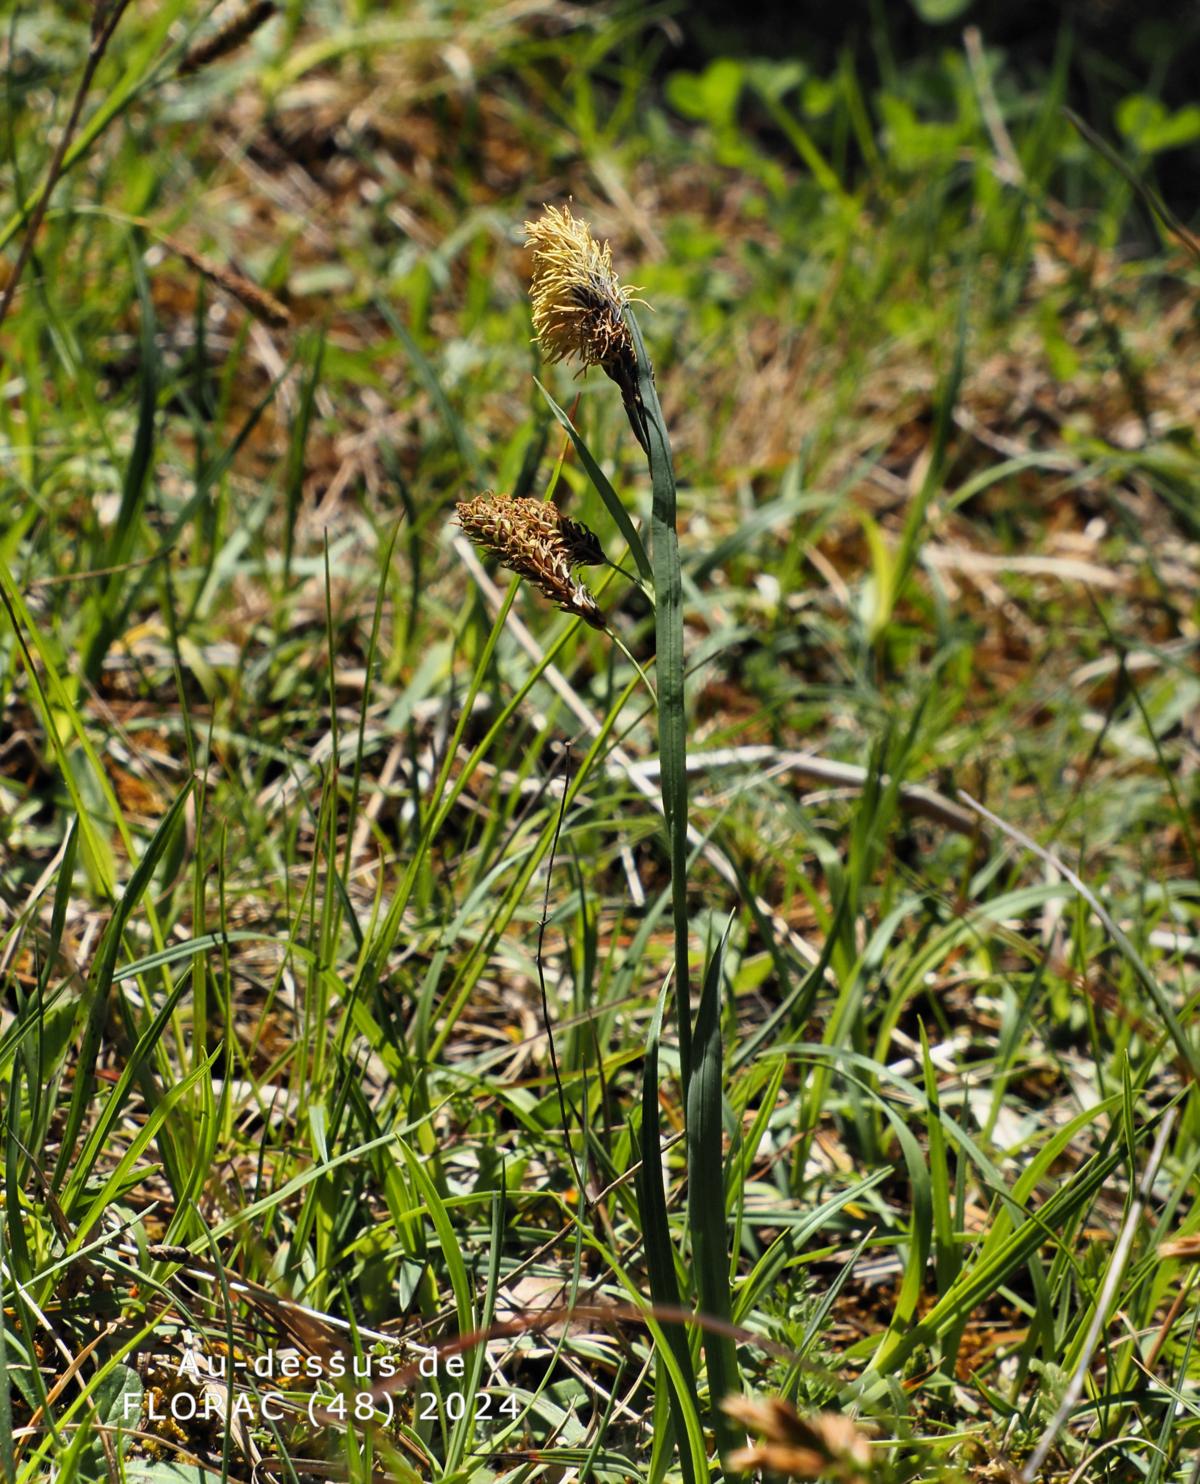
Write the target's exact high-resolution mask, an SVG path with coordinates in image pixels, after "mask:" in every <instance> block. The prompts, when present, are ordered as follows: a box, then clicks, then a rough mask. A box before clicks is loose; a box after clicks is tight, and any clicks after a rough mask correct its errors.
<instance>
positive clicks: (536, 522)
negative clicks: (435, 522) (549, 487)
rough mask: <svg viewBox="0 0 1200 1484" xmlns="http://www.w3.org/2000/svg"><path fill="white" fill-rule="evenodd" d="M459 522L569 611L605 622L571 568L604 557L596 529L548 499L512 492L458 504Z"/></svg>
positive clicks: (489, 550) (590, 620) (477, 542)
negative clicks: (513, 495) (524, 497)
mask: <svg viewBox="0 0 1200 1484" xmlns="http://www.w3.org/2000/svg"><path fill="white" fill-rule="evenodd" d="M455 509H456V511H457V513H458V523H459V525H460V526H461V527H462V530H463V532H464V533H465V535H467V536H468V537H469V538H470V540H471V541H473V542H474V543H475V545H476V546H479V547H481V548H482V549H483V550H484V551H486V552H487V553H488V554H489V555H491V556H494V557H496V558H497V559H498V560H499V561H500V562H501V563H503V565H504V566H506V567H507V568H508V569H509V570H510V571H511V572H516V573H517V575H518V576H520V577H524V578H526V579H527V580H528V581H530V582H532V583H533V585H534V586H535V587H536V588H537V589H538V590H539V591H540V592H542V593H544V594H545V595H546V597H548V598H549V599H550V601H551V602H553V603H557V604H558V606H559V607H560V608H561V609H563V611H564V612H566V613H573V614H575V615H576V617H578V618H582V619H583V620H584V622H585V623H589V624H591V626H592V627H593V628H594V629H603V628H605V627H606V625H605V621H604V614H603V613H602V612H601V611H600V607H599V605H598V604H597V602H596V600H595V598H593V597H592V595H591V593H590V592H589V591H588V590H587V588H586V587H584V585H583V583H581V582H576V581H575V579H574V578H573V577H572V575H571V568H572V567H575V566H582V565H585V564H596V563H599V562H603V561H604V560H605V557H604V553H603V551H602V550H601V549H600V542H599V541H598V539H597V538H596V535H595V533H594V532H592V531H590V530H589V529H588V528H587V526H585V525H581V524H580V523H579V522H578V521H573V520H568V518H567V517H566V516H565V515H563V513H562V512H561V511H560V510H559V509H558V508H557V507H556V506H554V505H551V504H549V503H547V502H546V501H543V500H532V499H515V500H514V499H513V498H512V497H511V496H509V495H494V494H486V495H477V496H476V497H475V499H473V500H460V501H459V502H458V504H457V506H456V507H455Z"/></svg>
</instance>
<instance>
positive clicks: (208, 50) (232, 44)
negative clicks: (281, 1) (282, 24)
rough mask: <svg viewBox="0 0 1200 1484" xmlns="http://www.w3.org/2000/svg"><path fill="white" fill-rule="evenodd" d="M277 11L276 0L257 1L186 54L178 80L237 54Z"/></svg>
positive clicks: (232, 17) (180, 65)
mask: <svg viewBox="0 0 1200 1484" xmlns="http://www.w3.org/2000/svg"><path fill="white" fill-rule="evenodd" d="M278 8H279V7H278V6H277V5H276V3H275V0H255V3H254V4H251V5H244V6H242V7H241V9H239V10H236V11H235V12H234V13H233V14H232V15H231V16H230V17H229V18H228V20H226V21H225V23H224V25H222V26H221V28H220V30H218V31H216V32H214V33H213V35H211V36H209V37H206V38H205V40H204V41H200V42H197V44H196V45H195V46H193V47H191V48H190V49H189V50H188V51H187V52H186V53H185V55H184V58H183V61H182V62H180V64H179V66H178V68H177V69H176V76H177V77H187V76H189V75H190V74H191V73H193V72H199V71H200V69H201V68H202V67H208V66H211V65H212V63H213V62H216V61H219V60H220V59H221V58H222V57H226V56H228V55H229V53H230V52H232V51H236V50H237V49H238V47H239V46H241V44H242V43H243V42H244V41H248V40H249V38H250V37H251V36H253V35H254V33H255V31H257V30H258V28H259V27H260V26H261V25H263V24H264V23H265V22H266V21H269V20H270V19H271V17H272V16H273V15H274V14H275V12H276V10H278Z"/></svg>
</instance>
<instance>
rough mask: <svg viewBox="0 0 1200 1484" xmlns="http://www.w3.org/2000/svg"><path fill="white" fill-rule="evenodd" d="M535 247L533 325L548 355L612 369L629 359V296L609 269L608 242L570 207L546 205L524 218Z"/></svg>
mask: <svg viewBox="0 0 1200 1484" xmlns="http://www.w3.org/2000/svg"><path fill="white" fill-rule="evenodd" d="M525 245H526V246H527V247H531V248H532V249H533V282H532V284H531V285H530V290H529V293H530V298H531V299H532V301H533V328H534V330H535V331H536V332H537V338H538V341H539V343H540V345H541V347H542V353H543V354H544V355H545V357H546V359H547V360H548V361H564V360H569V359H574V360H578V361H580V362H581V363H582V364H583V365H584V366H602V367H604V369H605V370H606V371H607V372H608V373H609V374H610V375H612V374H613V372H614V370H616V369H617V368H619V367H623V366H628V365H630V364H632V363H633V343H632V341H631V339H630V336H629V327H628V326H627V325H626V323H625V320H624V317H623V315H622V312H621V311H622V310H623V309H624V307H625V305H626V304H628V303H629V301H630V299H631V298H632V297H633V291H632V290H631V289H628V288H625V287H624V286H623V285H622V284H621V282H620V280H619V279H618V278H617V275H616V274H615V273H614V272H613V265H612V248H611V247H609V245H608V243H607V242H604V243H599V242H597V241H596V239H595V238H594V237H593V236H592V232H591V228H590V227H589V226H588V224H587V222H584V221H578V220H576V218H575V217H573V216H572V215H571V211H570V208H569V207H567V206H563V207H561V208H555V207H553V206H547V207H545V208H544V214H543V215H542V216H540V217H539V218H538V220H537V221H536V222H526V223H525Z"/></svg>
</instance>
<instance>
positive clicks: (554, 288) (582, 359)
mask: <svg viewBox="0 0 1200 1484" xmlns="http://www.w3.org/2000/svg"><path fill="white" fill-rule="evenodd" d="M526 245H527V246H528V247H529V248H530V249H531V250H532V256H533V279H532V285H531V290H530V296H531V300H532V308H533V327H534V330H535V333H536V338H537V341H538V344H539V346H540V348H541V351H542V355H543V357H544V359H545V360H546V361H547V362H551V363H554V362H560V361H563V362H572V363H575V364H577V365H578V366H579V367H580V369H581V371H586V370H587V368H588V367H591V366H598V367H599V368H600V369H601V370H602V371H603V372H604V373H605V375H607V376H608V377H609V378H610V380H612V381H613V382H614V383H615V384H616V386H617V387H618V389H619V390H620V393H621V400H622V403H623V405H624V408H625V412H626V415H627V417H628V420H629V425H630V429H631V431H632V432H633V435H634V437H635V438H636V439H637V442H638V444H639V445H640V447H641V449H642V451H643V453H644V454H645V457H646V461H647V464H648V468H649V474H650V485H651V504H650V519H649V531H650V549H649V552H648V553H647V551H646V550H645V547H644V546H643V544H642V542H641V538H640V535H639V534H638V532H637V530H636V528H635V526H634V524H633V521H632V520H631V518H630V516H629V512H628V511H627V510H626V509H625V508H624V506H623V505H622V504H621V502H620V500H619V498H618V496H617V495H616V494H615V492H614V491H613V489H612V486H611V485H610V484H609V482H608V481H607V480H606V479H605V478H604V476H603V475H602V474H601V472H600V469H599V466H598V464H597V463H596V460H595V459H594V458H593V457H592V455H591V453H590V451H589V450H588V448H587V446H586V444H585V443H584V441H583V439H582V438H581V437H580V436H579V434H578V431H577V430H576V429H575V428H574V426H573V425H572V424H571V423H570V420H569V419H568V418H567V416H566V414H565V413H563V412H562V410H561V409H560V408H558V407H557V405H556V404H555V403H554V402H553V399H550V398H549V396H548V394H547V396H548V400H550V402H551V406H552V408H553V410H554V412H555V415H556V416H557V417H558V418H559V421H560V422H562V423H563V425H564V427H565V428H566V429H567V432H568V434H569V436H570V437H571V441H572V442H573V444H574V446H575V448H576V450H577V452H578V454H579V456H580V462H581V464H582V465H583V467H584V469H585V470H586V471H587V473H588V475H589V477H590V478H591V480H592V482H593V484H594V485H595V487H596V489H597V492H598V493H599V495H600V496H601V499H602V500H603V501H604V503H605V505H606V507H607V508H608V510H609V512H610V513H611V514H612V516H613V519H614V521H615V523H616V524H617V526H618V529H619V530H620V532H621V534H622V535H623V536H624V537H625V539H626V541H627V543H628V545H629V547H630V551H631V555H632V556H633V559H634V561H635V562H636V564H637V566H638V569H639V573H640V574H641V578H642V581H643V585H644V586H645V587H646V589H647V591H648V593H649V594H650V595H651V597H652V599H653V603H654V614H655V670H656V682H657V683H656V689H655V692H654V694H655V703H656V709H657V721H658V744H659V754H660V759H661V769H660V780H661V789H662V808H663V817H664V821H665V826H666V844H667V854H668V861H669V866H670V879H671V904H672V924H673V933H674V964H673V974H672V976H671V977H672V986H671V987H672V988H673V991H674V1002H675V1024H676V1030H677V1035H678V1045H679V1065H680V1074H681V1080H682V1084H683V1093H684V1113H685V1124H686V1130H687V1155H688V1159H687V1163H688V1181H689V1205H688V1216H689V1222H688V1224H689V1236H690V1241H691V1253H692V1271H693V1272H694V1274H695V1287H696V1292H695V1294H694V1295H686V1296H683V1297H687V1298H694V1299H695V1300H696V1301H697V1302H698V1304H699V1309H700V1319H701V1326H702V1329H703V1338H704V1352H705V1363H706V1368H707V1373H708V1384H709V1396H710V1407H709V1423H710V1425H711V1426H712V1427H713V1429H714V1431H715V1433H716V1435H717V1438H718V1441H719V1443H720V1445H721V1447H722V1451H723V1452H726V1453H728V1452H729V1451H730V1450H731V1449H732V1448H733V1447H734V1445H735V1444H736V1442H737V1434H736V1431H735V1424H734V1422H733V1421H732V1420H731V1416H730V1414H729V1413H728V1412H726V1411H724V1410H722V1409H721V1408H720V1405H719V1404H720V1402H721V1399H722V1398H724V1397H726V1396H727V1395H728V1394H730V1393H731V1392H736V1391H737V1390H738V1377H737V1358H736V1353H735V1350H734V1346H733V1343H732V1341H731V1340H730V1339H729V1338H728V1336H727V1333H724V1332H722V1330H727V1328H728V1325H729V1321H730V1318H731V1302H730V1291H729V1256H728V1238H727V1233H726V1228H725V1202H724V1183H723V1180H724V1175H723V1164H722V1144H721V1140H722V1116H721V1114H722V1070H723V1069H722V1047H721V1034H720V1001H721V973H722V968H721V954H720V952H719V951H718V953H717V954H716V955H714V957H713V960H712V962H711V963H710V965H709V968H708V971H707V973H706V975H705V983H704V987H703V994H702V997H701V1001H700V1006H699V1014H698V1016H697V1017H696V1018H695V1020H694V1019H693V1007H692V994H691V969H690V964H689V951H688V938H689V922H688V786H687V718H686V710H685V703H684V628H683V583H682V576H681V567H680V555H679V538H678V532H677V525H676V488H675V472H674V464H673V459H672V454H671V441H670V435H669V432H668V429H667V425H666V420H665V418H664V416H663V411H662V407H661V405H660V403H659V400H658V394H657V391H656V389H655V380H654V370H653V367H652V365H651V363H650V359H649V356H648V355H647V352H646V346H645V342H644V341H643V339H642V335H641V331H640V329H639V327H638V324H637V320H636V319H635V317H634V314H633V310H632V305H633V303H634V302H641V301H636V300H635V297H634V294H635V291H634V290H632V289H631V288H629V287H627V286H625V285H623V284H622V283H621V282H620V279H619V278H618V276H617V274H616V272H615V270H614V268H613V262H612V250H611V248H610V246H609V244H608V243H607V242H603V243H601V242H597V241H596V239H595V238H594V237H593V236H592V233H591V229H590V227H589V225H588V224H587V223H586V222H585V221H582V220H580V219H577V218H576V217H574V216H573V215H572V213H571V211H570V208H569V207H562V208H558V209H556V208H553V207H547V208H546V209H545V210H544V213H543V215H542V216H541V217H539V218H538V219H537V220H536V221H532V222H527V223H526ZM543 390H544V389H543ZM458 517H459V524H460V525H461V527H462V529H463V531H464V532H465V534H466V535H467V536H468V537H469V538H470V539H471V540H472V541H473V542H475V544H476V545H478V546H480V547H481V548H482V549H483V550H485V551H487V552H488V553H489V554H490V555H492V556H494V557H497V558H498V559H499V560H500V561H501V562H502V563H503V564H504V565H505V566H506V567H508V568H509V569H510V570H512V571H514V572H516V573H518V575H520V576H521V577H523V578H525V579H526V580H527V581H530V582H531V583H532V584H533V585H534V586H535V587H536V588H538V589H539V590H540V591H541V592H542V593H543V594H544V595H545V596H546V597H548V598H550V600H551V601H553V602H555V603H556V604H557V605H558V606H559V607H560V608H562V609H563V610H564V611H566V612H568V613H572V614H574V615H575V616H576V617H578V618H581V619H582V620H583V621H584V622H586V623H588V624H590V625H592V626H593V627H595V628H598V629H603V630H605V631H607V632H608V633H610V634H611V635H612V637H613V638H614V640H616V642H618V643H620V640H619V638H618V636H617V635H616V634H615V633H613V630H612V629H611V627H610V625H609V623H608V621H607V620H606V618H605V617H604V615H603V614H602V613H601V611H600V609H599V606H598V605H597V603H596V601H595V599H594V597H593V596H592V594H591V593H590V592H589V591H588V589H587V588H586V586H584V585H583V584H582V583H581V582H579V581H578V580H577V579H576V578H575V577H574V575H573V569H574V568H576V567H578V566H582V565H587V564H591V563H596V562H601V561H604V560H605V558H604V556H603V554H602V552H601V550H600V546H599V542H598V540H597V539H596V537H595V536H594V535H593V533H592V532H590V531H589V530H588V529H587V528H586V527H584V526H581V525H579V524H578V523H576V522H573V521H571V520H569V519H567V518H566V517H565V516H564V515H562V514H561V512H559V511H558V510H557V509H556V507H554V506H553V505H552V504H550V503H549V502H543V501H539V500H531V499H512V498H508V497H505V496H495V495H483V496H477V497H475V498H474V499H472V500H469V501H464V502H461V503H460V504H459V506H458ZM621 648H622V649H624V645H623V644H621ZM625 652H626V654H628V650H625ZM664 993H665V990H664ZM657 1023H658V1022H657V1019H656V1025H657ZM652 1042H653V1044H652V1045H651V1047H650V1048H649V1054H648V1057H647V1071H646V1076H645V1079H644V1093H643V1103H642V1126H641V1149H640V1154H641V1161H640V1163H641V1172H640V1179H639V1182H638V1191H639V1201H640V1205H641V1214H642V1222H643V1229H644V1232H645V1239H646V1253H647V1268H648V1272H649V1281H650V1289H651V1295H652V1298H653V1300H654V1304H655V1306H656V1308H659V1309H662V1310H665V1309H669V1310H672V1311H674V1312H676V1313H677V1312H678V1310H679V1306H680V1302H681V1294H680V1292H679V1287H678V1282H677V1277H676V1267H675V1262H674V1257H673V1248H672V1241H671V1235H670V1230H669V1225H668V1218H667V1209H666V1202H665V1200H664V1198H663V1187H662V1180H661V1156H660V1153H659V1139H660V1134H659V1122H658V1077H657V1036H656V1035H655V1036H654V1037H652ZM706 1321H715V1323H706ZM662 1331H663V1334H664V1336H665V1338H666V1341H667V1343H668V1344H669V1346H670V1349H671V1356H670V1357H669V1360H668V1363H667V1365H666V1366H665V1370H666V1372H667V1375H668V1377H669V1378H670V1379H669V1391H668V1402H669V1407H670V1416H671V1421H672V1424H673V1428H674V1434H675V1437H676V1439H677V1440H678V1441H679V1442H680V1444H681V1448H680V1456H681V1463H682V1466H683V1469H684V1474H685V1477H686V1478H688V1479H689V1480H690V1479H693V1478H696V1477H697V1476H698V1475H699V1474H700V1473H701V1472H702V1470H703V1457H702V1455H699V1456H698V1454H697V1451H696V1449H695V1447H694V1446H693V1447H691V1448H690V1449H689V1448H688V1447H686V1446H683V1443H684V1439H685V1437H687V1438H689V1439H690V1440H692V1441H693V1443H694V1440H695V1438H696V1431H697V1428H696V1423H697V1412H698V1407H697V1401H696V1388H695V1380H694V1373H693V1369H692V1361H691V1354H690V1351H689V1348H688V1345H687V1339H686V1335H685V1333H684V1331H683V1329H682V1328H681V1326H680V1325H679V1324H678V1323H664V1324H663V1326H662ZM664 1358H665V1357H664Z"/></svg>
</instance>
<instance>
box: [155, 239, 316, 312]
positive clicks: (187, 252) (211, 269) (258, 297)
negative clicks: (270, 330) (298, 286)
mask: <svg viewBox="0 0 1200 1484" xmlns="http://www.w3.org/2000/svg"><path fill="white" fill-rule="evenodd" d="M159 241H160V242H161V243H162V245H163V246H164V247H165V248H166V249H167V251H168V252H173V253H174V254H175V256H176V257H178V258H182V259H183V261H184V262H185V263H187V265H188V266H189V267H190V268H194V269H195V270H196V272H197V273H201V274H203V275H204V277H205V278H207V279H210V280H211V281H212V282H213V283H215V284H216V285H217V286H218V287H219V288H223V289H224V290H225V292H226V293H227V294H230V295H232V297H233V298H235V299H236V300H237V301H238V303H239V304H240V305H241V306H242V308H243V309H246V310H248V311H249V312H250V313H251V314H252V315H253V316H254V317H255V319H260V320H263V321H265V322H266V323H267V324H269V325H274V326H275V327H276V328H277V329H282V328H283V327H284V326H286V325H290V324H291V322H292V316H291V311H290V310H289V309H288V307H287V306H286V305H285V304H281V303H280V302H279V300H278V299H277V298H276V297H275V296H274V294H269V293H268V292H267V290H266V289H264V288H260V287H259V285H258V284H256V283H254V282H253V281H252V280H251V279H249V278H246V277H245V276H244V275H243V274H241V273H236V272H235V271H234V270H233V269H232V268H230V267H227V266H226V265H225V264H223V263H214V262H213V260H212V259H211V258H206V257H205V256H204V255H203V254H202V253H198V252H196V251H194V250H193V249H192V248H190V247H187V246H185V245H184V244H183V243H182V242H177V241H176V240H175V239H174V238H173V237H166V236H163V235H162V234H161V233H160V234H159Z"/></svg>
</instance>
